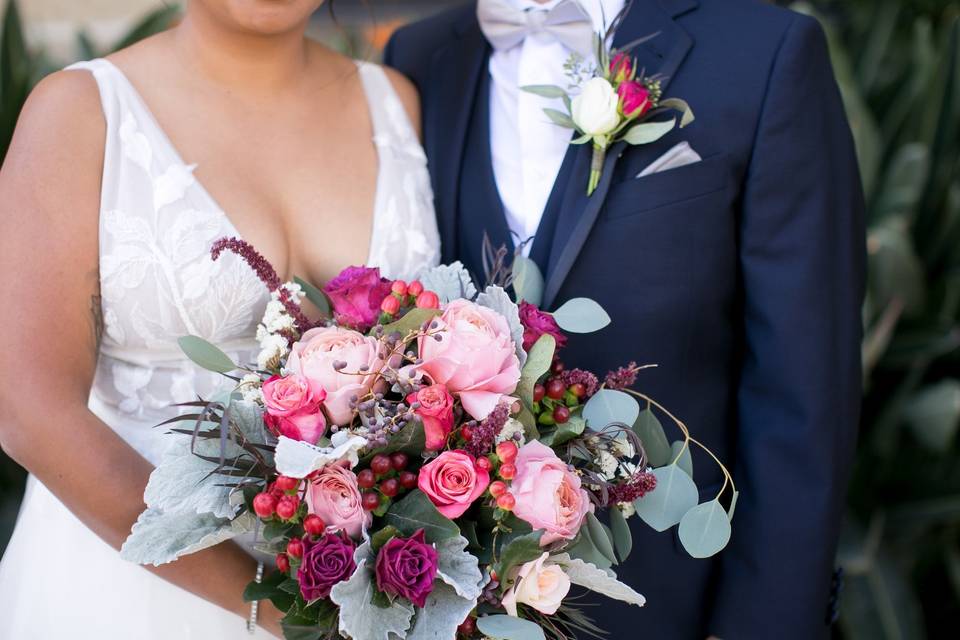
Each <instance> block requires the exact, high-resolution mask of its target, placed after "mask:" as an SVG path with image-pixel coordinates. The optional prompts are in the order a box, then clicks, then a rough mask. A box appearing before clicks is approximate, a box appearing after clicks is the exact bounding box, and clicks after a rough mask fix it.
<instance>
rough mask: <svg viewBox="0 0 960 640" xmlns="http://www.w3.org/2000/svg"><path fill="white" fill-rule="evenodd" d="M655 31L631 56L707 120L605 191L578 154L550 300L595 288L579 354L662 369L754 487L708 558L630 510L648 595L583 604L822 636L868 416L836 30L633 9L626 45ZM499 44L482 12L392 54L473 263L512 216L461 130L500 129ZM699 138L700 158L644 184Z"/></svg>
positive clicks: (703, 12)
mask: <svg viewBox="0 0 960 640" xmlns="http://www.w3.org/2000/svg"><path fill="white" fill-rule="evenodd" d="M655 32H659V35H658V36H657V37H656V38H654V39H652V40H650V41H649V42H647V43H646V44H644V45H641V46H640V47H639V48H638V49H637V50H636V51H635V54H636V55H637V56H638V57H639V59H640V64H641V65H642V66H644V67H645V68H646V70H647V72H648V73H660V74H663V75H665V76H666V77H667V81H666V82H665V85H666V86H665V92H664V93H665V95H666V96H671V95H675V96H677V97H681V98H684V99H686V100H687V101H688V102H689V103H690V104H691V106H692V107H693V109H694V111H695V113H696V121H695V122H694V123H693V124H692V125H690V126H689V127H687V128H685V129H683V130H675V131H674V132H673V133H671V134H669V135H668V136H666V137H665V138H663V139H661V140H659V141H658V142H656V143H654V144H651V145H647V146H641V147H630V148H625V147H623V146H619V147H616V148H615V149H614V150H613V152H611V153H610V154H609V156H608V158H607V163H606V167H605V171H604V174H603V180H602V182H601V185H600V188H599V189H598V191H597V192H596V193H595V194H594V195H593V196H592V197H591V198H589V199H588V198H587V197H586V195H585V193H584V191H585V185H586V182H587V171H588V170H589V150H588V149H584V148H582V147H578V148H574V149H572V150H571V151H570V152H569V153H568V157H567V159H566V161H565V167H564V169H563V170H562V172H561V179H560V180H559V181H558V185H557V187H556V193H555V194H554V197H553V199H552V200H553V205H551V206H550V207H548V209H549V210H550V211H548V218H545V222H544V226H543V227H542V228H543V229H544V231H543V232H542V233H540V234H538V237H537V239H536V245H535V251H534V253H535V254H536V255H537V260H538V261H539V262H540V263H541V265H542V266H543V267H544V268H545V271H546V276H547V306H549V305H552V304H556V303H559V302H562V301H564V300H566V299H569V298H573V297H577V296H587V297H591V298H594V299H595V300H597V301H598V302H600V304H602V305H603V306H604V307H605V308H606V309H607V310H608V311H609V312H610V315H611V316H612V317H613V324H612V325H611V326H610V327H609V328H607V329H605V330H604V331H602V332H600V333H597V334H592V335H589V336H577V337H576V339H574V340H571V342H570V346H569V347H568V348H567V349H566V351H565V352H564V354H563V355H564V359H565V361H566V362H567V363H568V365H579V366H582V367H585V368H589V369H592V370H596V371H606V370H608V369H610V368H615V367H617V366H619V365H621V364H623V363H624V361H627V360H636V361H638V362H640V363H656V364H658V365H659V367H658V368H656V369H653V370H649V371H646V372H644V373H643V374H642V376H641V378H640V380H639V386H640V387H641V388H642V389H643V390H645V391H646V392H648V393H650V394H651V395H653V396H654V397H656V398H657V399H658V400H660V401H661V402H663V403H665V404H666V406H668V407H671V408H672V409H673V410H674V411H675V412H676V413H677V414H678V415H679V416H680V417H681V419H683V420H684V422H685V423H686V424H687V425H688V426H689V427H690V429H691V430H692V431H693V432H694V434H695V436H696V437H697V438H699V439H700V440H702V441H703V442H704V443H705V444H706V445H707V446H709V447H710V448H711V449H712V450H713V451H714V452H716V453H717V454H718V456H719V457H720V458H721V459H722V460H724V461H725V462H727V463H728V464H729V465H730V466H731V467H732V468H733V470H734V475H735V478H736V481H737V485H738V488H739V490H740V492H741V495H740V499H739V502H738V505H737V510H736V515H735V517H734V520H733V525H734V527H733V538H732V540H731V543H730V545H729V547H728V548H727V549H726V550H725V551H724V552H723V553H722V554H721V555H720V556H719V557H717V558H715V559H712V560H694V559H691V558H689V557H687V556H686V555H685V553H684V552H683V550H682V548H681V547H680V546H679V543H678V541H677V539H676V535H675V533H674V532H669V533H663V534H657V533H654V532H652V531H650V530H649V529H648V528H647V527H646V526H644V525H643V524H642V523H641V522H637V521H634V519H631V521H632V527H633V531H634V534H635V544H634V552H633V555H632V556H631V558H630V560H629V562H627V563H626V564H625V565H623V566H620V567H618V568H617V570H618V574H620V576H621V577H622V578H623V579H624V580H625V581H627V582H628V583H630V584H631V585H632V586H634V587H635V588H637V589H638V590H639V591H641V592H642V593H644V594H645V595H646V596H647V598H648V604H647V606H646V607H645V608H643V609H637V608H627V607H622V606H620V605H619V604H615V603H610V602H609V601H605V602H603V603H602V607H599V608H592V609H588V610H587V611H586V613H588V615H591V616H592V617H594V618H595V619H597V620H598V621H599V622H600V625H601V626H602V627H604V628H606V629H608V630H610V631H611V637H612V638H631V637H647V638H657V639H667V640H702V639H703V638H705V637H706V635H708V634H711V633H712V634H716V635H717V636H719V637H721V638H723V639H724V640H750V639H764V640H766V639H769V638H781V639H796V640H815V639H817V638H825V637H827V635H828V631H829V630H828V627H827V624H826V621H825V618H826V616H827V607H828V605H827V602H828V597H829V592H830V584H831V574H832V570H833V561H834V553H835V546H836V540H837V536H838V529H839V521H840V516H841V512H842V508H843V501H844V497H845V492H846V484H847V478H848V473H849V469H850V464H851V459H852V454H853V449H854V441H855V433H856V425H857V422H858V417H859V398H860V346H859V345H860V338H861V324H860V304H861V299H862V292H863V288H864V256H865V250H864V237H865V234H864V216H863V198H862V193H861V187H860V182H859V176H858V171H857V165H856V160H855V157H854V150H853V144H852V139H851V135H850V131H849V128H848V125H847V121H846V118H845V115H844V111H843V106H842V104H841V100H840V95H839V92H838V90H837V86H836V83H835V81H834V77H833V73H832V71H831V67H830V61H829V56H828V52H827V47H826V42H825V38H824V36H823V32H822V30H821V28H820V26H819V25H818V24H817V23H816V21H815V20H813V19H811V18H809V17H805V16H802V15H799V14H796V13H793V12H790V11H786V10H783V9H780V8H777V7H774V6H771V5H769V4H766V3H763V2H760V1H759V0H699V1H698V0H635V2H634V5H633V6H632V8H631V10H630V13H629V14H628V17H627V19H626V21H625V23H624V25H623V27H622V29H621V32H620V33H619V34H618V36H617V40H618V42H619V43H624V42H628V41H632V40H634V39H636V38H640V37H642V36H645V35H649V34H651V33H655ZM489 53H490V50H489V47H488V45H487V43H486V41H485V40H484V38H483V36H482V34H481V32H480V30H479V27H478V24H477V20H476V17H475V7H474V6H473V5H468V6H466V7H461V8H457V9H454V10H451V11H448V12H445V13H442V14H440V15H439V16H436V17H433V18H430V19H427V20H425V21H422V22H420V23H417V24H414V25H411V26H408V27H405V28H403V29H401V30H399V31H398V32H397V33H396V35H395V36H394V37H393V39H392V40H391V42H390V44H389V46H388V49H387V54H386V61H387V63H388V64H390V65H392V66H394V67H396V68H397V69H399V70H400V71H402V72H403V73H405V74H406V75H408V76H409V77H410V78H411V79H412V80H413V81H414V83H415V84H416V86H417V87H418V88H419V90H420V94H421V96H422V104H423V117H424V130H425V146H426V150H427V154H428V156H429V159H430V163H431V173H432V177H433V185H434V190H435V195H436V202H437V211H438V217H439V224H440V229H441V236H442V239H443V242H444V245H443V257H444V260H445V261H450V260H453V259H461V260H463V261H464V262H465V263H466V264H467V266H468V267H469V268H470V269H471V270H472V271H474V272H476V273H482V267H481V262H480V246H481V242H482V238H483V234H484V233H489V234H490V235H492V236H493V237H494V238H503V237H505V236H504V234H506V233H507V232H506V231H505V229H506V225H505V222H504V221H503V219H502V207H499V208H498V206H492V205H491V206H487V205H488V204H489V203H493V202H498V200H497V199H496V190H495V189H496V187H495V185H494V184H492V177H491V176H492V173H491V172H490V171H483V170H481V171H474V170H473V169H471V171H469V172H467V173H465V172H464V171H463V167H464V166H465V163H468V164H469V166H470V167H478V166H479V167H482V164H477V162H482V160H483V158H484V157H486V158H489V150H488V149H485V148H483V147H484V146H485V144H486V142H484V141H483V137H482V136H481V137H479V138H478V137H477V136H475V135H471V134H472V133H474V134H475V133H476V132H475V131H474V132H470V131H468V128H469V127H471V126H472V127H477V126H481V127H482V126H485V121H484V120H483V117H484V113H485V112H484V111H482V110H481V111H476V110H475V107H476V106H477V105H480V107H479V108H481V109H482V102H483V100H482V99H480V100H478V91H481V89H482V87H483V86H484V84H485V82H486V77H485V76H486V75H487V66H486V61H487V59H488V56H489ZM480 97H481V98H482V97H483V96H480ZM468 140H472V142H471V144H466V142H467V141H468ZM478 140H479V141H480V142H478ZM684 140H686V141H689V143H690V144H691V146H692V147H693V148H694V149H695V150H696V151H697V152H699V153H700V155H701V156H702V157H703V161H702V162H699V163H697V164H693V165H688V166H685V167H681V168H678V169H673V170H670V171H666V172H663V173H660V174H654V175H650V176H647V177H644V178H640V179H636V178H635V176H636V175H637V174H638V173H639V172H640V171H641V170H643V169H644V168H645V167H646V166H647V165H648V164H650V163H651V162H652V161H653V160H655V159H656V158H658V157H659V156H660V155H661V154H662V153H664V152H665V151H666V150H667V149H669V148H671V147H672V146H673V145H675V144H677V143H678V142H681V141H684ZM477 154H480V155H477ZM484 154H485V155H484ZM476 202H481V203H485V204H484V206H482V207H478V206H475V205H474V204H473V203H476ZM537 245H538V246H537ZM694 470H695V477H696V479H697V482H698V484H699V486H700V487H701V488H702V499H705V500H709V499H712V498H713V497H714V496H715V495H716V492H717V490H718V488H719V486H720V481H721V479H722V476H721V474H720V473H719V472H718V471H717V469H716V467H715V465H713V464H712V463H711V462H710V461H709V460H708V459H707V458H706V457H704V456H702V455H698V456H697V457H695V458H694Z"/></svg>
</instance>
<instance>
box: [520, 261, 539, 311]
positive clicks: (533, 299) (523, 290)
mask: <svg viewBox="0 0 960 640" xmlns="http://www.w3.org/2000/svg"><path fill="white" fill-rule="evenodd" d="M543 287H544V281H543V274H542V273H541V272H540V267H538V266H537V263H536V262H534V261H533V260H531V259H530V258H528V257H526V256H524V255H518V256H517V257H516V258H514V259H513V291H514V292H515V293H516V294H517V302H518V303H519V302H520V301H521V300H523V301H526V302H529V303H530V304H532V305H535V306H537V307H539V306H540V304H541V303H542V302H543Z"/></svg>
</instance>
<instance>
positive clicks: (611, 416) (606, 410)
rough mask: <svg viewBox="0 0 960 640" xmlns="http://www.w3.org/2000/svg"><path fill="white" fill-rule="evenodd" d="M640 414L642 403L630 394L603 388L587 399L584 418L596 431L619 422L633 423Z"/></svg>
mask: <svg viewBox="0 0 960 640" xmlns="http://www.w3.org/2000/svg"><path fill="white" fill-rule="evenodd" d="M639 416H640V405H639V404H637V401H636V400H634V399H633V397H632V396H630V395H629V394H626V393H624V392H623V391H615V390H613V389H601V390H600V391H598V392H597V393H595V394H594V395H593V397H592V398H590V399H589V400H587V404H585V405H584V407H583V419H584V420H586V421H587V426H588V427H590V428H591V429H593V430H594V431H600V430H602V429H604V428H606V427H607V426H609V425H611V424H614V423H619V424H625V425H632V424H635V423H636V422H637V418H638V417H639Z"/></svg>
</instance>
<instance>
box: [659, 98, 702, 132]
mask: <svg viewBox="0 0 960 640" xmlns="http://www.w3.org/2000/svg"><path fill="white" fill-rule="evenodd" d="M660 106H661V107H665V108H667V109H673V110H674V111H679V112H680V114H681V115H680V128H681V129H683V128H684V127H686V126H687V125H689V124H691V123H693V121H694V116H693V109H691V108H690V105H689V104H687V101H686V100H681V99H680V98H665V99H663V100H661V101H660Z"/></svg>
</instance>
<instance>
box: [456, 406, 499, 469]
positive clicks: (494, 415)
mask: <svg viewBox="0 0 960 640" xmlns="http://www.w3.org/2000/svg"><path fill="white" fill-rule="evenodd" d="M509 419H510V404H509V403H506V402H501V403H500V404H498V405H497V408H496V409H494V410H493V411H491V412H490V415H488V416H487V417H486V418H484V419H483V420H481V421H480V422H479V423H478V424H477V426H475V427H473V430H472V433H471V434H470V442H468V443H467V444H466V446H465V447H464V448H465V449H466V450H467V453H469V454H470V455H472V456H473V457H475V458H479V457H481V456H485V455H487V454H488V453H490V452H491V451H493V448H494V446H495V445H496V444H497V436H498V435H499V434H500V432H501V431H502V430H503V425H505V424H507V420H509Z"/></svg>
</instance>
